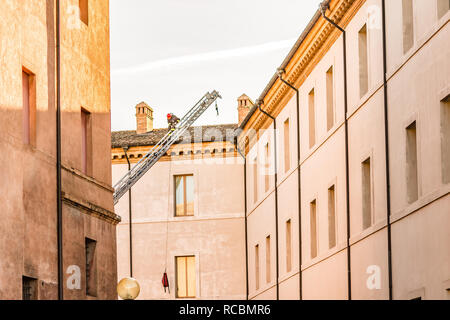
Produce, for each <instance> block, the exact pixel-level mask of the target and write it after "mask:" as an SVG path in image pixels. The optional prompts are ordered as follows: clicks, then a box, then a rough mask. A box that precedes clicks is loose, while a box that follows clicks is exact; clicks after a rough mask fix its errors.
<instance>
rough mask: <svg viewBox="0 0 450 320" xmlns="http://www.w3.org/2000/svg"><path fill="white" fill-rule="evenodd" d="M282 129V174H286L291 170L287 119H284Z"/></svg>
mask: <svg viewBox="0 0 450 320" xmlns="http://www.w3.org/2000/svg"><path fill="white" fill-rule="evenodd" d="M283 128H284V172H288V170H289V169H290V168H291V150H290V149H291V147H290V145H291V142H290V135H289V130H290V126H289V119H286V121H285V122H284V125H283Z"/></svg>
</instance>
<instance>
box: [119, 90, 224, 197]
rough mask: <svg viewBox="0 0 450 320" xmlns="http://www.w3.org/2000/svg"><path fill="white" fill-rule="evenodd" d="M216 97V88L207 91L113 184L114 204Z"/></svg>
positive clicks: (217, 95) (217, 96)
mask: <svg viewBox="0 0 450 320" xmlns="http://www.w3.org/2000/svg"><path fill="white" fill-rule="evenodd" d="M218 98H222V97H221V96H220V94H219V93H218V92H217V91H216V90H214V91H213V92H212V93H209V92H207V93H206V94H205V95H204V96H203V97H202V98H201V99H200V100H199V101H198V102H197V103H196V104H195V105H194V106H193V107H192V109H191V110H189V112H188V113H187V114H186V115H185V116H184V117H183V118H182V119H181V120H180V122H179V123H178V124H177V125H176V127H175V130H173V131H171V130H169V132H168V133H167V134H166V135H165V136H164V137H163V138H162V139H161V140H160V141H159V142H158V143H157V144H156V145H155V146H154V147H153V148H152V149H151V150H150V151H149V152H148V153H147V154H146V155H145V156H144V157H143V158H142V159H141V161H139V162H138V163H137V164H136V165H135V166H134V167H133V168H132V169H131V170H130V171H128V172H127V174H126V175H124V176H123V177H122V179H120V180H119V181H118V182H117V183H116V184H115V186H114V196H113V197H114V204H117V202H119V200H120V198H122V196H123V195H124V194H125V193H127V192H128V190H130V188H131V187H132V186H133V185H134V184H135V183H136V182H138V180H139V179H140V178H142V176H143V175H144V174H145V173H146V172H147V171H148V170H150V168H151V167H153V165H154V164H155V163H156V162H157V161H158V160H159V159H160V158H161V157H162V156H163V155H165V154H166V153H167V151H168V150H169V148H170V147H171V146H172V144H174V143H175V142H176V141H177V140H178V138H179V137H180V136H181V135H182V134H183V133H184V132H185V131H186V130H187V129H189V128H190V127H191V126H192V124H193V123H194V122H195V121H196V120H197V119H198V118H199V117H200V116H201V115H202V114H203V112H205V111H206V109H208V108H209V107H210V106H211V105H212V104H213V103H214V102H215V101H216V100H217V99H218Z"/></svg>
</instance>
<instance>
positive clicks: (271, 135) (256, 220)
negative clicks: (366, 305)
mask: <svg viewBox="0 0 450 320" xmlns="http://www.w3.org/2000/svg"><path fill="white" fill-rule="evenodd" d="M326 16H327V17H329V18H330V19H331V20H332V21H333V22H335V23H337V24H338V25H339V27H340V28H342V29H343V30H344V31H345V37H346V39H345V40H346V46H345V49H346V61H347V64H346V67H345V68H344V65H343V61H344V56H343V55H344V50H343V49H344V39H343V34H342V32H341V31H340V30H338V29H337V28H335V27H334V26H333V25H332V24H331V23H329V22H328V21H326V20H325V19H324V18H323V17H322V15H321V12H320V11H318V12H317V14H316V15H315V16H314V18H313V19H312V20H311V23H310V24H309V26H308V27H307V29H306V30H305V31H304V33H303V34H302V35H301V37H300V38H299V40H298V41H297V43H296V45H295V47H294V48H293V49H292V50H291V52H290V54H289V55H288V57H287V58H286V60H285V61H284V62H283V64H282V66H281V69H282V70H283V71H282V72H281V73H279V74H276V75H275V76H274V77H273V79H272V80H271V82H270V83H269V84H268V86H267V87H266V89H265V90H264V92H263V93H262V95H261V97H260V99H259V100H258V102H257V105H259V106H260V108H261V109H262V110H263V111H264V112H261V110H258V108H257V107H254V108H253V109H252V110H251V111H250V113H249V115H248V116H247V118H246V119H245V120H244V121H243V123H242V124H241V129H243V132H242V133H241V134H240V136H239V144H240V146H241V148H242V149H245V150H246V157H247V170H246V171H247V176H246V180H247V195H248V197H247V208H248V210H247V214H246V215H247V219H248V243H247V249H248V276H249V277H248V278H249V298H250V299H255V300H256V299H300V298H301V299H305V300H306V299H389V298H392V299H447V298H449V290H450V233H449V232H448V231H449V230H450V196H449V191H450V185H449V179H448V175H449V164H450V158H449V156H448V154H449V150H450V136H449V128H450V118H449V110H450V105H449V94H450V64H449V61H450V60H449V56H450V47H449V46H448V43H449V40H450V28H449V23H448V22H449V17H450V13H449V2H448V1H440V0H437V1H425V0H423V1H422V0H410V1H408V0H389V1H381V0H370V1H369V0H368V1H359V0H355V1H353V0H345V1H344V0H335V1H334V0H332V1H330V2H329V8H328V10H327V11H326ZM383 30H386V31H387V32H386V33H384V32H383ZM344 70H346V79H347V80H346V81H345V80H344V79H345V74H344ZM384 74H385V76H384ZM280 75H281V77H282V79H283V80H285V81H287V82H288V84H289V85H291V86H292V87H293V88H291V87H289V85H288V84H286V83H285V82H283V81H282V79H281V78H280ZM294 89H297V90H298V105H297V94H296V91H295V90H294ZM345 93H347V94H346V95H345ZM265 113H267V114H265ZM268 115H270V116H268ZM271 117H273V118H275V120H272V119H271ZM298 119H299V120H300V121H299V122H300V127H298V126H297V123H298ZM275 126H276V130H273V129H274V127H275ZM298 141H300V143H298ZM298 146H300V150H299V152H298ZM275 169H276V170H275ZM275 173H276V174H275Z"/></svg>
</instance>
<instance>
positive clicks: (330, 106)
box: [326, 66, 334, 131]
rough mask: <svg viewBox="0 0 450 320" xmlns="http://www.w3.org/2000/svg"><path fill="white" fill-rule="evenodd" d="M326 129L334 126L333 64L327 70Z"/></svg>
mask: <svg viewBox="0 0 450 320" xmlns="http://www.w3.org/2000/svg"><path fill="white" fill-rule="evenodd" d="M326 76H327V130H328V131H329V130H330V129H331V128H333V126H334V79H333V66H331V67H330V69H328V71H327V75H326Z"/></svg>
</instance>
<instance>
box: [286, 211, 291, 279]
mask: <svg viewBox="0 0 450 320" xmlns="http://www.w3.org/2000/svg"><path fill="white" fill-rule="evenodd" d="M291 270H292V226H291V220H288V221H287V222H286V272H291Z"/></svg>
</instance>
